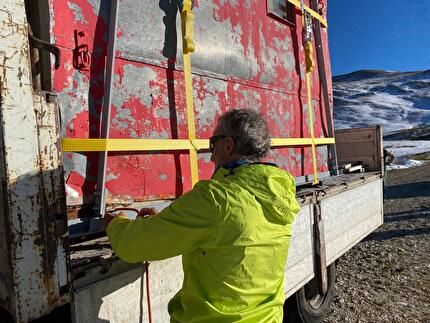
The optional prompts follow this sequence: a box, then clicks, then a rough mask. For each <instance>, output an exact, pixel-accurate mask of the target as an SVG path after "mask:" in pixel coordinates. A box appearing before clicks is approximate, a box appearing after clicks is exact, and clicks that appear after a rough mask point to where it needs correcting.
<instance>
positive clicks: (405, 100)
mask: <svg viewBox="0 0 430 323" xmlns="http://www.w3.org/2000/svg"><path fill="white" fill-rule="evenodd" d="M333 99H334V120H335V128H336V129H343V128H355V127H367V126H370V125H375V124H381V125H382V126H383V129H384V134H387V133H390V132H393V131H396V130H403V129H410V128H417V127H423V126H426V125H427V126H429V125H430V70H427V71H421V72H386V71H375V70H361V71H357V72H353V73H350V74H345V75H340V76H335V77H333Z"/></svg>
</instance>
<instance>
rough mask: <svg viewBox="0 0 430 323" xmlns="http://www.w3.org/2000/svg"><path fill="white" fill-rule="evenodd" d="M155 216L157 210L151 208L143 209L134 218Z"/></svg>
mask: <svg viewBox="0 0 430 323" xmlns="http://www.w3.org/2000/svg"><path fill="white" fill-rule="evenodd" d="M156 214H157V210H156V209H154V208H153V207H151V208H143V209H141V210H140V211H139V214H138V215H137V217H136V218H140V217H143V218H144V217H147V216H150V215H156Z"/></svg>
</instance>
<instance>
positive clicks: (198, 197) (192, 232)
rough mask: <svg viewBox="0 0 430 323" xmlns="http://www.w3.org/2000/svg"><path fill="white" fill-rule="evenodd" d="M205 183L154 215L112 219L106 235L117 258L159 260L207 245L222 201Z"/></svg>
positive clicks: (201, 183) (138, 260) (218, 194)
mask: <svg viewBox="0 0 430 323" xmlns="http://www.w3.org/2000/svg"><path fill="white" fill-rule="evenodd" d="M205 182H206V183H205ZM208 183H209V182H208V181H201V182H199V183H197V184H196V185H195V187H194V189H193V190H191V191H190V192H188V193H186V194H184V195H183V196H181V197H180V198H178V199H177V200H175V201H174V202H173V203H172V204H171V205H170V206H169V207H167V208H165V209H164V210H162V211H161V212H160V213H158V214H157V215H155V216H150V217H146V218H137V219H136V220H135V221H132V220H130V219H128V218H126V217H117V218H114V219H113V220H112V221H111V222H110V223H109V225H108V227H107V230H106V232H107V234H108V236H109V240H110V242H111V245H112V249H113V250H114V251H115V253H116V254H117V255H118V257H120V258H121V259H123V260H124V261H127V262H131V263H136V262H141V261H145V260H161V259H166V258H170V257H174V256H178V255H180V254H184V253H188V252H191V251H193V250H194V249H196V248H197V247H199V246H204V245H208V244H210V241H211V236H212V235H213V234H215V231H216V225H217V219H218V217H219V214H220V212H221V208H222V204H223V202H222V196H221V195H220V191H219V190H216V189H213V188H211V187H210V185H208Z"/></svg>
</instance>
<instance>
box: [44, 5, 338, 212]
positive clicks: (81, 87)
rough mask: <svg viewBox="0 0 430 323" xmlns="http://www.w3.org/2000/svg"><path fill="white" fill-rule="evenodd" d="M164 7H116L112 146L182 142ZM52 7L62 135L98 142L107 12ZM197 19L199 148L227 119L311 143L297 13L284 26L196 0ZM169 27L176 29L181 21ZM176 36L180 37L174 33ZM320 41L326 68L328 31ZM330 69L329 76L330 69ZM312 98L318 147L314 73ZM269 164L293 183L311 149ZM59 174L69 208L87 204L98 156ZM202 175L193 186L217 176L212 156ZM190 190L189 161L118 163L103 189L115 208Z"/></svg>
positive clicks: (263, 14) (305, 168) (176, 155)
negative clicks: (262, 121) (231, 113)
mask: <svg viewBox="0 0 430 323" xmlns="http://www.w3.org/2000/svg"><path fill="white" fill-rule="evenodd" d="M162 3H163V1H160V4H159V6H156V5H155V4H154V3H153V2H152V1H137V0H136V1H130V2H127V4H126V3H125V2H121V4H120V10H119V12H120V13H119V15H120V21H119V28H118V30H117V36H118V43H119V44H118V46H117V59H116V62H115V85H114V92H113V105H112V118H111V130H110V136H111V137H112V138H187V125H186V111H185V95H184V82H183V73H182V71H181V58H180V50H178V52H177V53H175V48H176V46H177V47H178V48H179V49H180V48H181V46H180V41H178V44H176V37H174V40H173V41H172V37H171V36H172V35H173V36H174V34H172V30H171V29H169V27H168V23H167V22H166V20H168V17H171V16H170V14H169V10H171V8H170V9H169V10H168V9H165V8H164V7H163V5H162ZM121 6H123V7H121ZM124 6H127V7H124ZM50 7H51V11H52V15H51V17H52V18H51V19H52V20H51V29H52V38H53V40H54V41H55V42H56V44H57V45H59V46H60V47H61V50H62V55H63V56H62V57H63V61H62V65H61V67H60V69H59V70H57V71H53V73H54V82H53V84H54V88H55V90H56V91H57V92H59V101H60V105H61V109H62V119H63V125H62V126H63V135H64V136H66V137H76V138H88V137H97V136H98V131H99V130H98V129H99V115H100V110H101V101H102V98H103V71H104V68H105V66H104V64H105V52H106V46H107V44H106V39H107V34H106V33H107V21H108V19H107V18H106V17H107V16H108V13H107V8H108V7H103V6H101V5H100V2H99V1H97V0H69V1H67V2H65V1H62V0H50ZM121 8H122V9H121ZM127 10H128V11H127ZM194 10H195V16H196V26H195V34H196V35H195V37H196V43H197V46H198V48H197V52H196V53H195V54H194V55H193V58H192V60H193V72H194V76H193V87H194V104H195V118H196V132H197V137H198V138H208V137H209V136H210V135H211V134H212V131H213V128H214V125H215V123H216V119H217V117H218V116H219V115H220V114H221V113H222V112H224V111H227V110H228V109H231V108H254V109H257V110H260V111H261V112H263V113H264V114H265V115H266V116H267V118H268V120H269V124H270V129H271V132H272V136H273V137H292V138H300V137H309V136H310V131H309V116H308V108H307V93H306V81H305V74H304V73H305V72H304V69H305V67H304V62H305V58H304V52H303V49H302V45H301V41H302V40H301V23H300V21H301V19H300V16H299V14H300V12H299V11H297V10H296V15H297V17H296V18H297V19H296V21H297V26H296V27H292V26H291V25H288V24H284V23H282V22H280V21H279V20H275V19H273V18H272V17H270V16H268V15H267V11H266V2H265V1H256V0H249V1H220V0H213V1H212V2H211V1H208V2H201V1H200V2H199V3H198V4H197V6H196V8H195V9H194ZM121 12H122V13H121ZM139 17H141V19H140V18H139ZM173 19H175V13H174V14H173ZM176 20H177V22H176V25H177V24H178V22H179V17H176ZM173 24H175V22H174V21H173ZM174 26H175V25H173V27H174ZM170 27H172V26H170ZM157 28H158V29H157ZM176 29H177V35H178V36H177V38H180V29H178V28H176ZM75 31H76V32H75ZM323 42H324V48H325V54H326V59H327V61H326V62H327V63H328V50H327V33H326V32H325V31H324V32H323ZM170 43H171V45H172V46H171V47H170V49H169V48H168V45H169V44H170ZM76 45H77V46H80V47H79V48H78V49H77V48H76ZM81 45H84V46H81ZM199 46H200V47H199ZM87 49H88V54H89V55H90V56H91V64H90V66H88V68H85V66H83V65H80V66H78V65H79V64H76V61H77V60H79V59H82V57H77V55H76V54H77V52H79V51H86V50H87ZM169 50H170V54H169V53H167V52H169ZM176 56H177V58H178V62H177V60H176ZM315 60H316V58H315ZM326 66H327V74H328V75H329V76H330V75H331V74H330V71H329V64H327V65H326ZM329 85H330V86H331V84H329ZM330 89H331V87H330ZM312 96H313V111H314V125H313V127H314V129H315V136H316V137H323V136H326V133H325V131H324V127H325V123H326V120H325V117H324V113H323V110H322V108H323V107H322V104H323V103H322V97H321V96H322V93H321V90H320V85H319V79H318V72H317V69H315V72H314V73H313V75H312ZM317 155H318V170H319V171H320V172H324V171H327V153H326V150H325V148H324V147H323V148H318V154H317ZM268 159H270V160H271V161H274V162H276V163H278V164H279V165H280V166H281V167H283V168H286V169H288V170H289V171H290V172H291V173H292V174H293V175H294V176H302V175H306V174H311V173H312V171H313V168H312V156H311V151H310V148H300V147H298V148H277V149H274V150H273V151H272V152H271V154H270V156H269V158H268ZM64 163H65V169H66V174H65V177H66V184H67V189H68V194H69V201H68V202H69V204H80V203H82V202H83V201H82V197H83V196H91V194H92V193H93V191H94V185H95V178H96V171H97V161H96V154H86V157H85V156H83V155H81V154H72V153H69V154H65V160H64ZM199 168H200V170H199V172H200V174H199V175H200V178H202V179H205V178H210V176H211V174H212V170H213V165H211V162H210V154H209V153H208V152H206V153H204V152H203V153H200V154H199ZM190 185H191V183H190V176H189V165H188V154H187V152H186V151H184V152H164V153H158V154H155V153H152V154H151V153H130V154H124V153H121V154H119V153H115V154H111V155H110V157H109V160H108V172H107V184H106V187H107V189H108V192H109V195H110V197H111V200H112V199H118V200H147V199H156V198H169V197H174V196H177V195H179V194H181V193H183V192H184V191H186V190H188V189H189V188H190ZM84 202H85V201H84Z"/></svg>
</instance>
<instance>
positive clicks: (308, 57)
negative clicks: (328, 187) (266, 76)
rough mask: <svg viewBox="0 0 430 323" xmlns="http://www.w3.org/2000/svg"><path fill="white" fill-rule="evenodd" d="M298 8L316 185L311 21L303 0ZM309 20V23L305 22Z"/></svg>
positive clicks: (317, 181)
mask: <svg viewBox="0 0 430 323" xmlns="http://www.w3.org/2000/svg"><path fill="white" fill-rule="evenodd" d="M300 8H301V10H302V27H303V29H304V31H305V32H304V36H303V37H306V39H305V40H304V42H303V49H304V51H305V64H306V88H307V94H308V114H309V130H310V134H311V140H312V145H311V149H312V164H313V169H314V180H313V184H318V183H319V180H318V169H317V152H316V144H315V133H314V117H313V106H312V92H311V76H312V71H313V70H314V60H313V44H312V42H311V37H312V26H311V25H309V23H310V24H312V19H311V18H310V17H309V16H307V14H310V13H309V12H307V11H306V6H305V5H304V0H301V3H300ZM308 18H309V21H308V20H307V19H308Z"/></svg>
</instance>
